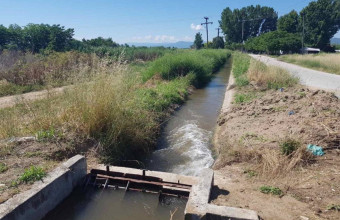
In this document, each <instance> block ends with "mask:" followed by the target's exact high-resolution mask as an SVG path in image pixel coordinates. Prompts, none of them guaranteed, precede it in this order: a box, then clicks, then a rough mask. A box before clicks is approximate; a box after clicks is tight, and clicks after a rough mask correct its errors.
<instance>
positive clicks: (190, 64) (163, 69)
mask: <svg viewBox="0 0 340 220" xmlns="http://www.w3.org/2000/svg"><path fill="white" fill-rule="evenodd" d="M230 55H231V54H230V52H228V51H226V50H199V51H185V52H184V51H179V52H177V53H174V54H166V55H165V56H163V57H161V58H160V59H157V60H156V61H154V62H153V63H152V64H151V66H150V68H148V69H147V70H146V71H145V72H143V73H142V79H143V81H144V82H146V81H147V80H149V79H151V78H152V77H153V76H154V75H156V74H159V75H160V76H161V77H162V79H165V80H172V79H174V78H177V77H184V76H186V75H187V74H189V73H193V74H194V75H195V80H194V81H193V82H194V84H195V85H196V86H202V85H204V84H205V83H206V82H208V81H209V80H210V78H211V74H212V73H214V72H216V71H218V70H219V68H221V67H222V65H223V64H224V63H225V62H226V60H227V58H228V57H229V56H230Z"/></svg>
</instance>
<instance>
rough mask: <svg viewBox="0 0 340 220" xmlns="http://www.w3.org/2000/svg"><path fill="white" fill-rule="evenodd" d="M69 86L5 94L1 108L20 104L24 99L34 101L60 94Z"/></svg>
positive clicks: (0, 102) (0, 101) (1, 99)
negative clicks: (18, 93)
mask: <svg viewBox="0 0 340 220" xmlns="http://www.w3.org/2000/svg"><path fill="white" fill-rule="evenodd" d="M66 87H67V86H65V87H60V88H54V89H51V90H42V91H37V92H30V93H26V94H21V95H12V96H5V97H1V98H0V109H1V108H7V107H12V106H14V105H16V104H19V103H21V102H24V101H33V100H37V99H43V98H46V97H48V96H49V95H51V94H58V93H61V92H63V91H64V90H65V88H66Z"/></svg>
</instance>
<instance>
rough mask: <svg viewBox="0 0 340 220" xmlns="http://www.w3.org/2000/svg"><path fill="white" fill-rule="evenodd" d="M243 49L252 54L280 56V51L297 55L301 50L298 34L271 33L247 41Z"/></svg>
mask: <svg viewBox="0 0 340 220" xmlns="http://www.w3.org/2000/svg"><path fill="white" fill-rule="evenodd" d="M245 48H246V50H248V51H250V52H254V53H261V52H265V53H268V54H280V51H283V52H284V53H289V52H293V53H297V52H299V50H300V48H301V39H300V36H299V35H298V34H292V33H288V32H284V31H272V32H269V33H265V34H262V35H261V36H259V37H255V38H252V39H249V40H248V41H247V42H246V44H245Z"/></svg>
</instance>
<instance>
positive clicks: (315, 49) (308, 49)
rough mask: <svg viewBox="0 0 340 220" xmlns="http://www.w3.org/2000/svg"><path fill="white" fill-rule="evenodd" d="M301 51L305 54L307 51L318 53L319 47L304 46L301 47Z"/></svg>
mask: <svg viewBox="0 0 340 220" xmlns="http://www.w3.org/2000/svg"><path fill="white" fill-rule="evenodd" d="M302 53H304V54H305V53H306V54H309V53H320V49H318V48H311V47H305V48H303V49H302Z"/></svg>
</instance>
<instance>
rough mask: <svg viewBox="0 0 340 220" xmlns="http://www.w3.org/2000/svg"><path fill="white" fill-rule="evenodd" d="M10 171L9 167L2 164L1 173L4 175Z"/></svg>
mask: <svg viewBox="0 0 340 220" xmlns="http://www.w3.org/2000/svg"><path fill="white" fill-rule="evenodd" d="M7 170H8V167H7V166H6V164H4V163H0V173H4V172H6V171H7Z"/></svg>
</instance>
